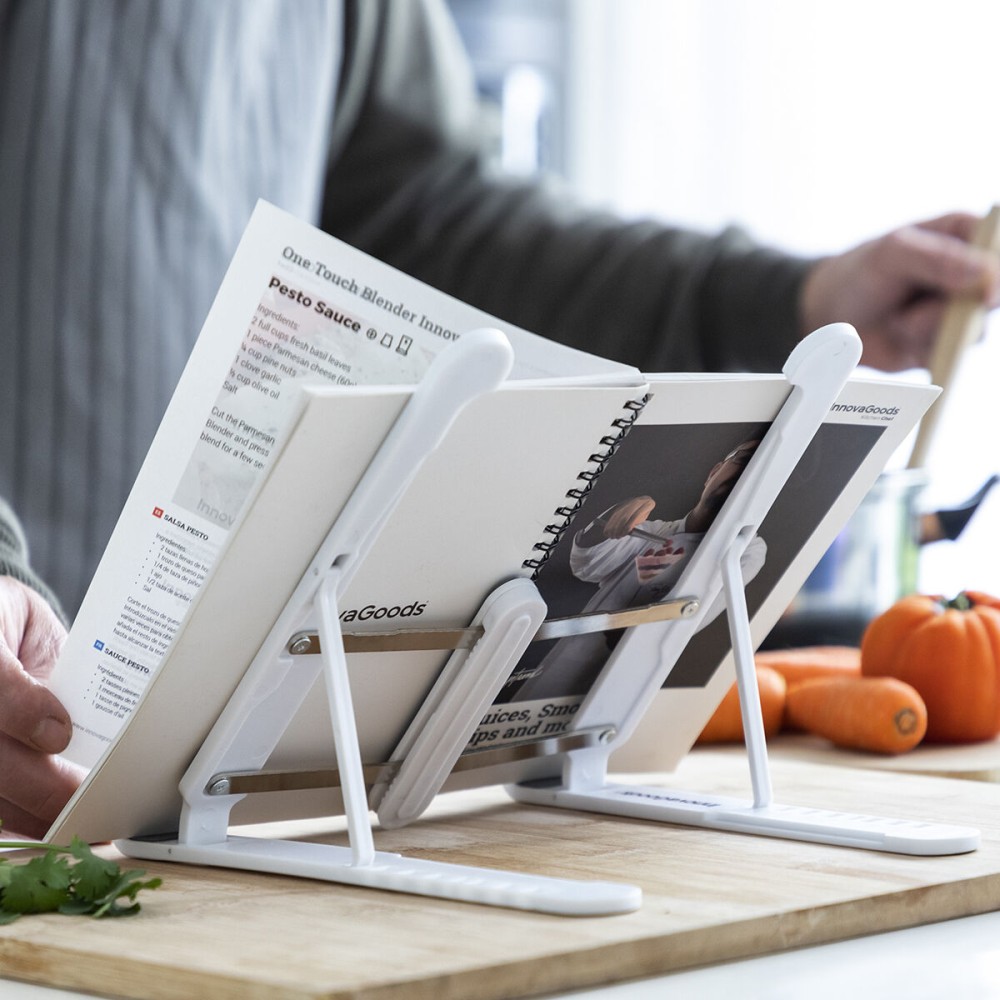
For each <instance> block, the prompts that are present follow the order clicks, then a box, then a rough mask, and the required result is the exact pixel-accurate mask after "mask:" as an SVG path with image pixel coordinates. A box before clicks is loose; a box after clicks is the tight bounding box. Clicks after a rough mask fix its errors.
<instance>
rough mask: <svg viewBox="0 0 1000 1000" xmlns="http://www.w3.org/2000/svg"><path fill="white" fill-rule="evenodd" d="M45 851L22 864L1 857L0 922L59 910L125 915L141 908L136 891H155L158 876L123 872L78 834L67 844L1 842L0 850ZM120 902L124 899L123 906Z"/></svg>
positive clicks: (135, 871)
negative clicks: (26, 849)
mask: <svg viewBox="0 0 1000 1000" xmlns="http://www.w3.org/2000/svg"><path fill="white" fill-rule="evenodd" d="M4 847H17V848H35V849H38V850H41V851H43V852H44V853H43V854H40V855H39V856H37V857H34V858H32V859H31V860H30V861H28V862H25V863H24V864H17V863H13V862H10V861H7V860H0V924H8V923H10V922H11V921H12V920H16V919H17V917H18V916H19V915H20V914H22V913H52V912H54V911H58V912H59V913H64V914H72V915H89V916H94V917H125V916H130V915H131V914H133V913H137V912H138V911H139V904H138V903H137V902H136V899H135V897H136V895H137V894H138V893H139V892H140V891H141V890H143V889H155V888H157V886H159V885H160V884H161V880H160V879H159V878H151V879H146V880H145V881H143V876H144V875H145V874H146V873H145V872H144V871H142V870H140V869H132V870H130V871H126V872H122V871H121V869H120V868H119V867H118V865H116V864H115V863H114V862H113V861H107V860H106V859H104V858H100V857H98V856H97V855H96V854H94V853H93V851H91V849H90V847H89V846H88V845H87V844H85V843H84V842H83V841H82V840H80V839H79V838H77V837H74V838H73V842H72V843H71V844H70V845H69V846H60V845H58V844H36V843H31V842H28V841H8V842H0V848H4ZM121 900H124V901H126V902H125V904H124V905H123V903H122V902H120V901H121Z"/></svg>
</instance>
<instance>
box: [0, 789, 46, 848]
mask: <svg viewBox="0 0 1000 1000" xmlns="http://www.w3.org/2000/svg"><path fill="white" fill-rule="evenodd" d="M51 825H52V823H51V821H46V820H43V819H39V818H38V817H37V816H32V815H31V814H30V813H26V812H25V811H24V810H23V809H22V808H21V807H20V806H16V805H14V803H13V802H8V801H7V799H5V798H2V797H0V840H14V839H16V838H17V837H30V838H31V839H32V840H41V839H42V838H43V837H44V836H45V834H46V832H47V831H48V829H49V827H50V826H51Z"/></svg>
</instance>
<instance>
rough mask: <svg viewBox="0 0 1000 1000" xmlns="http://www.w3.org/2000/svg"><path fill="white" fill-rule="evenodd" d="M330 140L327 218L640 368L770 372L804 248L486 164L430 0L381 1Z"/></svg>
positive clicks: (457, 64) (452, 53)
mask: <svg viewBox="0 0 1000 1000" xmlns="http://www.w3.org/2000/svg"><path fill="white" fill-rule="evenodd" d="M386 11H387V12H386V14H385V16H384V17H383V18H382V20H381V23H380V25H379V28H378V31H377V33H376V35H377V42H376V44H375V46H374V49H373V50H372V52H373V57H372V58H371V59H370V61H369V63H368V66H369V67H370V69H369V70H368V76H367V80H366V89H365V92H364V95H363V99H362V100H361V102H360V104H359V106H358V108H357V109H356V115H355V118H354V120H353V124H352V125H351V126H350V131H349V135H348V136H347V137H346V138H345V139H344V140H343V141H342V142H340V143H339V144H337V146H336V149H335V153H334V157H333V160H332V163H331V169H330V173H329V177H328V185H327V196H326V200H325V205H324V218H323V222H324V226H325V227H326V228H327V229H328V230H329V231H331V232H333V233H334V235H337V236H339V237H341V238H343V239H345V240H346V241H347V242H350V243H352V244H353V245H355V246H358V247H360V248H361V249H363V250H365V251H367V252H369V253H372V254H373V255H375V256H377V257H380V258H382V259H384V260H387V261H389V262H390V263H392V264H394V265H395V266H397V267H399V268H401V269H402V270H405V271H407V272H408V273H411V274H414V275H415V276H417V277H419V278H421V279H422V280H424V281H427V282H428V283H429V284H432V285H434V286H436V287H438V288H441V289H442V290H444V291H446V292H449V293H450V294H453V295H455V296H457V297H459V298H461V299H463V300H465V301H467V302H470V303H472V304H474V305H476V306H478V307H480V308H482V309H485V310H486V311H488V312H491V313H493V314H494V315H497V316H499V317H500V318H502V319H505V320H507V321H509V322H512V323H514V324H516V325H518V326H522V327H525V328H527V329H530V330H532V331H533V332H535V333H539V334H542V335H544V336H547V337H551V338H552V339H555V340H559V341H562V342H564V343H568V344H571V345H572V346H574V347H579V348H582V349H584V350H588V351H591V352H594V353H597V354H602V355H605V356H608V357H613V358H615V359H616V360H622V361H626V362H629V363H631V364H635V365H636V366H638V367H640V368H643V369H645V370H647V371H661V370H662V371H669V370H730V369H756V370H775V369H777V368H779V367H780V366H781V364H782V363H783V362H784V360H785V358H786V356H787V354H788V353H789V351H790V350H791V348H792V347H793V346H794V344H795V343H796V342H797V340H798V338H799V336H800V335H801V333H802V331H801V329H800V326H799V317H798V293H799V287H800V284H801V281H802V279H803V277H804V275H805V272H806V270H807V268H808V264H807V262H805V261H800V260H795V259H792V258H788V257H786V256H784V255H781V254H778V253H774V252H771V251H766V250H763V249H761V248H759V247H758V246H756V245H755V244H754V243H753V242H752V241H751V240H750V239H748V238H747V237H746V235H745V234H743V233H741V232H739V231H736V230H728V231H726V232H724V233H722V234H719V235H716V236H707V235H703V234H699V233H694V232H690V231H686V230H680V229H672V228H668V227H665V226H662V225H659V224H656V223H652V222H637V223H630V224H625V223H623V222H621V221H620V220H618V219H617V218H615V217H613V216H611V215H609V214H598V213H594V212H591V211H586V210H582V209H580V208H578V207H576V206H574V205H573V204H572V202H571V200H570V199H569V198H568V197H567V196H566V194H565V192H563V191H560V190H557V189H556V188H555V187H554V185H549V186H541V185H538V184H534V183H531V184H526V183H517V182H512V181H508V180H502V179H500V178H498V177H496V176H494V175H492V174H491V173H490V172H489V171H488V170H487V169H486V167H485V166H484V163H483V160H482V157H481V154H480V148H481V144H480V143H479V142H478V138H477V128H478V125H477V117H476V107H475V102H474V100H473V97H472V87H471V79H470V77H469V73H468V67H467V65H466V63H465V62H464V58H463V55H462V53H461V51H460V48H459V47H458V46H457V45H456V41H455V39H454V37H453V36H452V34H451V33H450V32H449V31H448V26H447V25H446V24H444V23H443V22H440V20H439V11H438V8H437V7H436V6H435V5H434V4H433V3H427V4H420V3H412V2H410V3H407V4H404V5H399V6H394V5H393V4H391V3H390V4H389V5H388V6H387V8H386Z"/></svg>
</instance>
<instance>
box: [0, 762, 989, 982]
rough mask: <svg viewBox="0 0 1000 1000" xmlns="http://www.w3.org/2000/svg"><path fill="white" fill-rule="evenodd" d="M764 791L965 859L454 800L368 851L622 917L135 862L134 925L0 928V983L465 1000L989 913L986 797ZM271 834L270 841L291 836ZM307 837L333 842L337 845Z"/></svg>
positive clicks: (980, 791) (983, 790)
mask: <svg viewBox="0 0 1000 1000" xmlns="http://www.w3.org/2000/svg"><path fill="white" fill-rule="evenodd" d="M645 780H647V781H648V780H649V777H648V776H646V779H645ZM773 781H774V787H775V793H776V799H777V801H778V802H781V803H795V804H802V805H812V806H817V807H829V808H833V809H838V810H844V811H852V812H868V813H876V814H879V815H889V816H899V817H910V818H919V819H928V820H935V821H944V822H952V823H961V824H969V825H975V826H978V827H979V828H980V829H981V830H982V832H983V843H982V846H981V848H980V849H979V850H978V851H975V852H973V853H971V854H965V855H960V856H955V857H945V858H915V857H906V856H898V855H890V854H879V853H874V852H868V851H860V850H853V849H850V848H838V847H825V846H820V845H815V844H802V843H796V842H793V841H781V840H772V839H768V838H763V837H752V836H746V835H739V834H729V833H715V832H709V831H698V830H693V829H684V828H680V827H672V826H660V825H657V824H653V823H648V822H644V821H637V820H627V819H614V818H610V817H600V816H591V815H586V814H582V813H574V812H564V811H555V810H546V809H543V808H541V807H532V806H523V805H518V804H514V803H511V802H510V801H509V800H508V799H507V798H506V797H505V795H504V793H503V792H502V791H501V790H499V789H490V790H485V791H482V790H480V791H474V792H468V793H467V792H462V793H457V794H454V795H451V796H446V797H444V798H443V799H442V800H440V801H439V802H437V803H435V805H434V807H433V809H432V812H431V813H430V814H429V816H428V817H427V818H425V819H424V820H422V821H421V822H419V823H417V824H414V825H413V826H411V827H408V828H406V829H403V830H396V831H391V832H390V831H386V832H379V833H377V835H376V846H377V847H379V848H380V849H382V850H390V851H403V852H406V853H410V854H413V855H415V856H420V857H427V858H440V859H447V860H451V861H458V862H466V863H470V864H476V865H493V866H498V867H509V868H515V869H520V870H525V871H534V872H541V873H545V874H550V875H556V876H570V877H579V878H599V879H610V880H614V881H626V882H634V883H638V884H639V885H641V886H642V888H643V891H644V903H643V906H642V908H641V909H640V910H639V911H637V912H635V913H631V914H625V915H618V916H612V917H597V918H589V917H588V918H566V917H554V916H544V915H538V914H531V913H524V912H520V911H513V910H500V909H492V908H488V907H482V906H474V905H471V904H463V903H451V902H447V901H437V900H428V899H424V898H419V897H414V896H406V895H401V894H393V893H386V892H378V891H371V890H363V889H353V888H348V887H342V886H334V885H327V884H321V883H316V882H311V881H306V880H297V879H292V878H287V877H284V876H269V875H256V874H252V873H242V872H233V871H223V870H209V869H197V868H186V867H182V866H172V865H162V864H159V865H153V864H148V865H145V867H146V868H147V869H148V870H149V871H155V872H156V873H157V874H160V875H162V876H163V878H164V885H163V887H162V888H161V889H159V890H157V891H155V892H151V893H147V894H145V898H144V900H143V909H142V912H141V914H139V915H138V916H136V917H133V918H130V919H123V920H118V921H114V922H110V921H95V920H91V919H86V918H79V917H60V916H36V917H27V918H23V919H21V920H20V921H18V922H17V923H15V924H12V925H10V926H8V927H2V928H0V975H3V976H5V977H8V978H17V979H24V980H28V981H31V982H38V983H45V984H49V985H55V986H62V987H71V988H76V989H78V990H86V991H91V992H94V993H97V994H99V995H115V996H126V997H136V998H184V1000H189V998H190V997H193V996H198V997H212V998H213V1000H228V998H234V1000H235V998H240V1000H254V998H267V1000H284V998H289V1000H300V998H301V1000H306V998H310V1000H315V998H348V997H350V998H352V1000H401V998H406V1000H421V998H433V1000H456V998H463V1000H468V998H484V1000H486V998H501V997H503V998H514V997H527V996H533V995H538V994H544V993H550V992H555V991H563V990H568V989H573V988H582V987H585V986H593V985H597V984H601V983H607V982H612V981H620V980H625V979H630V978H636V977H642V976H649V975H653V974H659V973H664V972H669V971H672V970H676V969H681V968H685V967H690V966H693V965H699V964H704V963H714V962H720V961H723V960H726V959H731V958H738V957H745V956H751V955H758V954H762V953H765V952H769V951H776V950H780V949H784V948H790V947H795V946H799V945H808V944H815V943H819V942H825V941H832V940H836V939H840V938H844V937H849V936H854V935H858V934H865V933H870V932H873V931H882V930H887V929H891V928H899V927H906V926H911V925H915V924H922V923H928V922H931V921H936V920H943V919H946V918H949V917H954V916H959V915H964V914H972V913H980V912H984V911H988V910H991V909H994V908H996V907H997V906H998V905H1000V787H994V786H992V785H988V784H976V783H973V782H963V781H953V780H947V779H941V778H927V777H923V776H918V775H904V776H899V775H893V774H887V773H884V772H881V771H876V770H860V769H848V768H832V767H824V766H820V765H815V764H809V763H803V762H799V761H787V760H777V761H775V763H774V766H773ZM658 783H660V784H669V785H672V786H674V787H680V788H685V789H690V790H692V791H697V790H706V791H715V792H720V793H725V794H736V795H744V794H748V787H747V786H748V779H747V766H746V761H745V760H744V759H743V758H742V757H741V756H740V755H738V754H732V753H726V752H722V753H717V752H698V753H696V754H693V755H692V756H690V757H689V758H688V759H687V760H685V761H684V762H683V764H682V766H681V767H680V769H679V770H678V772H677V773H676V774H675V775H671V776H666V777H660V779H659V781H658ZM286 827H287V828H286V829H284V830H282V831H280V832H281V833H282V835H285V836H287V835H289V833H290V832H298V833H302V832H303V831H305V830H306V829H307V828H306V826H305V825H303V824H298V825H292V826H289V825H286ZM313 829H315V824H313ZM316 839H319V838H316ZM328 839H332V840H334V841H337V842H341V843H343V842H344V837H343V834H340V833H338V834H333V835H332V836H331V837H329V838H328ZM107 851H108V852H109V853H113V852H112V851H111V849H110V848H108V849H107ZM0 991H2V984H0Z"/></svg>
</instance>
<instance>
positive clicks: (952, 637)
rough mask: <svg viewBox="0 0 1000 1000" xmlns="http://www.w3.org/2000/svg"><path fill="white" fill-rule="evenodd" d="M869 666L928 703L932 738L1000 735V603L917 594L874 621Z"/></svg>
mask: <svg viewBox="0 0 1000 1000" xmlns="http://www.w3.org/2000/svg"><path fill="white" fill-rule="evenodd" d="M861 673H862V674H863V675H865V676H868V677H879V676H888V677H896V678H898V679H899V680H901V681H905V682H906V683H907V684H910V685H912V686H913V687H914V688H916V690H917V691H918V692H919V693H920V696H921V697H922V698H923V699H924V702H925V704H926V705H927V735H926V737H925V740H926V741H928V742H937V743H972V742H976V741H979V740H989V739H993V738H994V737H995V736H997V735H998V734H1000V610H998V609H997V608H995V607H990V606H989V605H988V604H987V603H986V602H985V601H982V600H973V599H970V597H969V595H968V594H964V593H963V594H959V595H958V597H956V598H955V599H954V600H951V601H948V600H945V599H944V598H943V597H940V596H929V595H924V594H914V595H912V596H910V597H904V598H902V599H901V600H899V601H897V602H896V603H895V604H894V605H892V607H890V608H889V609H888V610H887V611H884V612H883V613H882V614H880V615H878V616H877V617H876V618H874V619H873V620H872V622H871V623H870V624H869V626H868V628H867V629H866V630H865V633H864V635H863V636H862V638H861Z"/></svg>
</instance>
